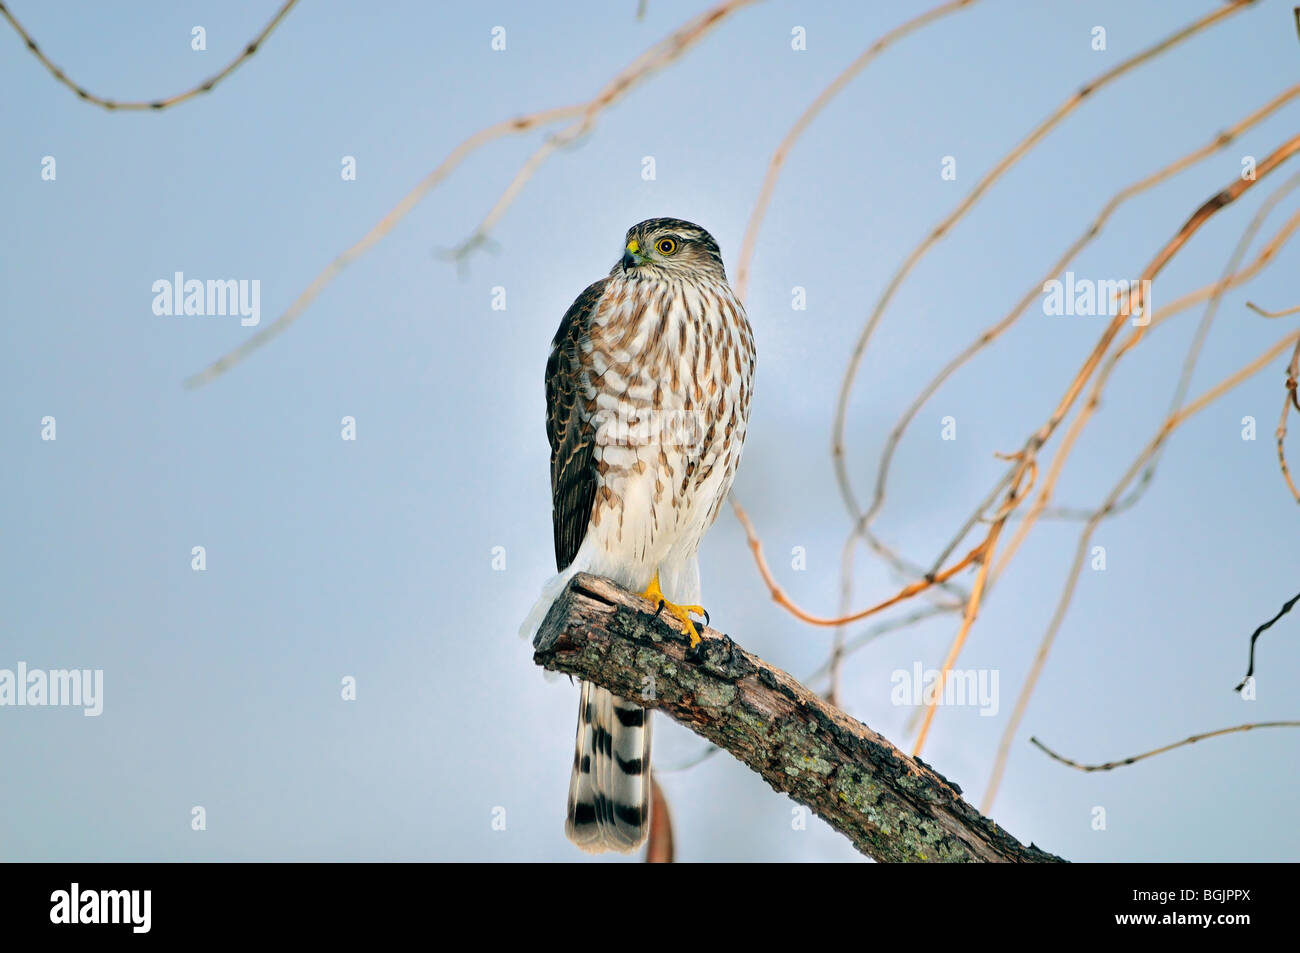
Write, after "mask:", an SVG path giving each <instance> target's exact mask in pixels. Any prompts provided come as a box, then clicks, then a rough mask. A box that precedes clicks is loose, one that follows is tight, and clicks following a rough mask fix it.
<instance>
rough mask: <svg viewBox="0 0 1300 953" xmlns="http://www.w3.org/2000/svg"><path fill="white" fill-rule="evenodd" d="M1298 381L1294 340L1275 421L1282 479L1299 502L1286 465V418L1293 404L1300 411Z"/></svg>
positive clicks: (1299, 353)
mask: <svg viewBox="0 0 1300 953" xmlns="http://www.w3.org/2000/svg"><path fill="white" fill-rule="evenodd" d="M1297 382H1300V341H1297V342H1296V346H1295V350H1294V351H1293V352H1292V353H1291V363H1290V364H1288V365H1287V369H1286V394H1284V395H1283V397H1282V416H1281V417H1280V418H1279V419H1278V422H1277V462H1278V465H1279V466H1281V467H1282V479H1283V480H1285V481H1286V486H1287V489H1288V490H1290V491H1291V495H1292V496H1293V497H1295V501H1296V502H1297V503H1300V490H1297V489H1296V485H1295V481H1293V480H1292V479H1291V468H1290V467H1288V466H1287V465H1286V418H1287V414H1289V413H1290V412H1291V407H1292V406H1295V408H1296V410H1297V411H1300V402H1297V399H1296V386H1297Z"/></svg>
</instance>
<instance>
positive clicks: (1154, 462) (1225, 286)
mask: <svg viewBox="0 0 1300 953" xmlns="http://www.w3.org/2000/svg"><path fill="white" fill-rule="evenodd" d="M1298 186H1300V174H1298V175H1293V176H1292V177H1291V178H1290V179H1288V180H1287V181H1286V182H1284V183H1283V184H1282V185H1281V186H1280V187H1278V188H1277V189H1276V190H1275V191H1274V192H1273V193H1272V194H1270V195H1269V196H1268V198H1266V199H1265V200H1264V202H1263V203H1262V204H1261V205H1260V207H1259V209H1258V210H1257V211H1256V212H1255V215H1254V216H1253V217H1252V218H1251V220H1250V224H1249V225H1247V226H1246V229H1245V231H1243V232H1242V234H1241V237H1240V238H1239V239H1238V240H1237V246H1236V248H1234V249H1233V252H1232V255H1231V256H1230V257H1229V259H1228V264H1227V265H1226V266H1225V267H1224V270H1223V274H1222V277H1220V279H1219V281H1218V282H1216V283H1214V284H1212V285H1206V286H1205V287H1204V288H1200V289H1198V290H1197V291H1195V292H1192V293H1191V294H1189V295H1184V296H1183V297H1182V298H1180V299H1178V300H1177V301H1174V302H1171V303H1170V304H1169V305H1167V306H1166V307H1165V308H1162V309H1160V310H1159V311H1157V312H1156V313H1155V314H1154V315H1152V316H1151V324H1152V326H1153V327H1154V326H1155V325H1157V324H1159V323H1160V322H1162V321H1163V320H1164V319H1165V318H1166V317H1168V316H1169V315H1170V314H1174V313H1177V312H1178V311H1181V310H1182V309H1183V307H1188V306H1190V304H1191V303H1194V302H1195V301H1196V300H1199V299H1201V298H1203V297H1208V299H1209V303H1208V304H1207V305H1206V308H1205V313H1204V314H1203V315H1202V316H1201V321H1200V324H1199V325H1198V326H1197V328H1196V333H1195V335H1194V336H1193V338H1192V343H1191V345H1190V346H1189V347H1188V350H1187V356H1186V357H1185V358H1184V359H1183V368H1182V372H1181V374H1180V375H1179V378H1178V384H1177V386H1176V387H1175V388H1174V395H1173V397H1172V398H1171V399H1170V401H1169V411H1168V412H1169V413H1171V414H1172V413H1174V412H1175V411H1177V410H1178V408H1179V407H1181V406H1182V403H1183V400H1184V399H1186V397H1187V390H1188V388H1189V387H1190V386H1191V382H1192V373H1193V371H1195V369H1196V364H1197V361H1198V360H1199V359H1200V353H1201V348H1202V347H1203V346H1204V344H1205V339H1206V336H1207V335H1208V334H1209V331H1210V325H1211V324H1213V322H1214V319H1215V317H1216V315H1217V313H1218V309H1219V305H1220V303H1221V302H1222V300H1223V295H1224V294H1225V293H1226V292H1227V291H1228V290H1229V289H1231V288H1235V287H1237V286H1238V285H1240V284H1242V283H1243V282H1245V281H1246V280H1247V279H1249V278H1252V277H1254V276H1255V275H1256V274H1257V273H1258V272H1259V271H1260V270H1262V269H1263V268H1264V266H1265V265H1267V264H1268V263H1269V262H1270V261H1271V260H1272V258H1273V256H1274V255H1275V254H1276V253H1277V250H1278V248H1279V247H1281V244H1282V243H1283V242H1284V241H1286V240H1287V239H1288V238H1289V237H1290V235H1291V231H1292V230H1293V229H1294V227H1295V224H1294V223H1295V222H1296V219H1295V218H1294V217H1293V218H1292V220H1291V228H1284V229H1283V230H1282V231H1281V232H1280V233H1279V234H1278V236H1277V237H1275V238H1274V239H1273V240H1272V241H1271V242H1269V243H1268V244H1267V245H1266V246H1265V247H1264V249H1263V250H1262V251H1261V252H1260V254H1259V255H1258V256H1256V259H1255V261H1254V262H1253V263H1252V264H1251V265H1250V266H1249V267H1247V268H1241V269H1240V270H1239V265H1240V264H1241V259H1242V258H1243V257H1244V256H1245V254H1246V251H1247V249H1248V248H1249V247H1250V244H1251V243H1252V242H1253V241H1254V240H1255V236H1256V235H1257V234H1258V233H1259V230H1260V228H1261V227H1262V226H1263V224H1264V221H1265V219H1267V218H1268V216H1269V214H1270V213H1271V212H1272V211H1273V209H1274V208H1275V207H1276V206H1277V204H1278V203H1279V202H1281V201H1282V199H1284V198H1286V196H1288V195H1290V194H1291V193H1292V192H1293V191H1294V190H1295V189H1296V188H1297V187H1298ZM1148 330H1150V329H1148ZM1162 452H1163V451H1162ZM1160 457H1161V453H1157V454H1156V456H1155V457H1153V458H1152V459H1151V462H1150V463H1148V464H1147V466H1146V469H1145V470H1143V471H1142V476H1141V477H1139V478H1138V481H1137V483H1136V485H1135V486H1134V487H1133V489H1132V491H1130V492H1129V494H1128V496H1126V497H1125V498H1124V499H1122V500H1120V501H1119V502H1118V503H1116V504H1115V505H1114V506H1113V507H1112V508H1111V509H1110V510H1109V511H1108V512H1107V513H1106V514H1105V515H1106V516H1107V517H1114V516H1116V515H1117V514H1119V513H1121V512H1123V511H1124V510H1127V509H1130V508H1131V507H1133V506H1134V505H1136V503H1137V502H1138V500H1140V499H1141V498H1142V496H1143V495H1144V494H1145V493H1146V491H1147V489H1148V488H1150V486H1151V484H1152V482H1153V481H1154V479H1155V473H1156V468H1157V467H1158V466H1159V464H1160ZM1091 515H1092V514H1091V512H1090V511H1087V510H1082V511H1081V510H1079V509H1078V508H1073V507H1058V508H1057V509H1056V510H1055V512H1053V511H1051V510H1049V509H1044V510H1043V512H1042V516H1043V518H1048V517H1049V516H1054V517H1055V518H1057V519H1080V520H1087V519H1089V518H1090V517H1091Z"/></svg>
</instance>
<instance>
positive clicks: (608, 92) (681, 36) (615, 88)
mask: <svg viewBox="0 0 1300 953" xmlns="http://www.w3.org/2000/svg"><path fill="white" fill-rule="evenodd" d="M754 2H756V0H725V2H723V3H719V4H717V5H716V6H714V7H712V8H711V9H709V10H706V11H705V12H704V13H702V14H700V15H699V16H697V17H694V18H693V19H691V20H690V21H688V22H687V23H686V24H685V25H684V26H682V27H681V28H679V29H678V30H676V31H674V32H673V33H672V34H671V35H669V36H668V37H667V38H665V39H663V40H660V41H659V42H658V43H656V44H655V45H654V46H652V47H651V48H650V49H649V50H647V51H646V52H645V53H642V54H641V55H640V56H638V57H637V58H636V59H635V60H633V61H632V63H631V64H630V65H629V66H628V67H626V68H625V69H623V70H622V71H620V72H619V74H618V75H617V76H615V77H614V78H613V79H612V80H611V81H610V82H609V83H608V84H606V86H605V87H604V88H603V89H602V90H601V91H600V92H599V93H597V94H596V96H594V97H593V98H592V99H589V100H586V101H585V102H581V103H574V104H573V105H570V106H559V107H556V108H554V109H546V110H541V111H539V112H533V113H529V114H527V115H525V116H519V117H517V118H515V119H506V120H503V121H501V122H497V123H493V124H492V125H490V126H487V127H486V128H484V129H480V130H479V131H478V132H476V133H474V134H473V135H472V136H470V137H469V138H468V139H466V140H465V141H464V142H462V143H461V144H460V145H458V146H457V147H456V148H455V149H453V150H452V151H451V152H450V154H448V156H447V158H446V159H444V160H443V161H442V164H440V165H439V166H438V167H437V168H436V169H434V170H433V171H432V172H430V173H429V174H428V175H426V176H425V177H424V178H423V179H421V180H420V182H419V183H418V184H417V185H416V186H415V188H413V189H411V191H410V192H408V193H407V194H406V195H405V196H404V197H403V198H402V200H401V201H400V202H398V203H397V205H396V206H394V208H393V209H392V210H391V211H390V212H389V213H388V214H387V215H385V216H384V217H383V218H382V219H380V220H379V222H378V223H376V224H375V226H374V227H373V228H371V229H370V231H368V232H367V233H366V234H365V235H364V236H362V238H361V240H360V241H358V242H357V243H356V244H355V245H353V246H352V247H351V248H349V249H347V250H346V251H344V252H343V253H342V254H340V255H338V256H337V257H336V258H335V259H334V260H333V261H331V262H330V263H329V264H328V265H326V266H325V268H324V270H323V271H321V272H320V274H318V275H317V276H316V277H315V278H313V279H312V282H311V284H310V285H308V286H307V288H306V290H305V291H303V292H302V293H301V294H300V295H298V297H297V298H296V299H294V302H293V303H292V304H291V305H289V307H288V308H287V309H286V310H285V311H284V313H283V314H281V315H280V316H279V317H277V318H276V319H275V320H274V321H272V322H271V323H270V324H269V325H267V326H266V327H264V328H262V329H260V330H259V331H258V332H257V333H256V334H254V335H253V336H252V337H250V338H249V339H248V340H247V341H245V342H244V343H243V344H241V345H239V346H238V347H236V348H233V349H232V350H230V351H228V352H226V353H225V354H223V355H222V356H221V357H220V358H218V359H217V360H216V361H214V362H213V363H212V364H210V365H208V367H206V368H204V369H203V370H202V371H200V372H198V373H197V374H194V375H193V376H191V377H190V378H188V379H187V380H186V382H185V386H187V387H198V386H200V385H202V384H206V383H207V382H208V381H211V380H213V379H214V378H216V377H218V376H220V375H221V374H222V373H224V372H225V371H227V370H229V369H230V368H231V367H233V366H234V365H236V364H238V363H239V362H240V361H242V360H243V359H244V358H246V357H248V356H249V355H250V354H252V353H253V352H254V351H256V350H257V349H258V348H260V347H262V346H263V345H264V344H266V343H267V342H268V341H270V340H271V339H272V338H275V337H277V336H278V335H280V334H283V333H284V332H285V331H286V330H288V328H289V326H290V325H291V324H293V322H294V321H296V320H297V319H298V318H299V317H301V315H302V313H303V312H304V311H305V310H306V309H307V306H308V305H310V304H311V303H312V301H314V300H315V299H316V296H317V295H319V294H320V293H321V291H322V290H323V289H324V288H325V286H326V285H328V284H329V283H330V282H331V281H333V280H334V278H335V277H337V275H338V274H339V272H341V271H342V270H343V269H344V268H346V267H347V266H348V265H350V264H351V263H352V262H354V261H355V260H356V259H358V258H360V257H361V256H362V255H364V254H365V253H366V252H367V251H369V250H370V248H371V247H373V246H374V245H375V244H376V243H377V242H378V241H379V240H380V239H381V238H383V237H384V236H385V235H387V234H388V233H389V232H390V231H392V229H393V227H394V226H395V225H396V224H397V223H398V222H399V221H401V220H402V219H403V218H404V217H405V216H406V215H407V213H408V212H410V211H411V209H413V208H415V206H416V205H418V204H419V203H420V201H421V200H422V199H423V198H424V197H425V196H426V195H428V193H429V192H430V191H431V190H432V189H433V188H434V187H435V186H437V185H438V184H439V183H441V182H442V180H443V179H445V178H446V177H447V176H448V175H450V174H451V172H452V171H453V170H454V169H455V168H456V167H457V166H458V165H460V163H461V162H462V161H464V159H465V158H466V157H467V156H468V155H469V154H470V153H472V152H474V151H475V150H476V149H478V148H479V147H480V146H483V145H485V144H486V143H488V142H491V141H492V140H494V139H499V138H501V137H502V136H506V135H510V134H513V133H519V132H525V131H527V130H530V129H535V128H537V127H538V126H545V125H550V124H551V123H554V122H559V121H561V120H564V119H574V118H575V117H580V116H581V117H585V119H584V121H586V120H589V119H590V117H591V116H592V115H594V114H595V113H596V112H599V111H600V110H601V109H604V108H605V107H607V106H609V105H610V104H611V103H613V102H616V101H617V100H618V99H620V98H621V97H622V96H623V95H624V94H626V93H627V91H628V90H630V89H631V88H632V87H634V86H635V85H636V84H637V83H639V82H640V81H641V80H643V79H645V78H646V77H647V76H648V75H650V74H651V73H652V72H654V71H655V70H657V69H659V68H660V67H662V66H664V65H666V64H667V63H668V62H671V61H672V60H673V59H675V58H676V57H678V56H680V55H681V54H682V53H683V52H685V51H686V50H687V49H688V48H689V47H690V46H691V45H692V44H694V43H695V41H696V40H698V39H700V38H701V37H702V36H704V34H705V33H707V32H708V31H709V30H710V29H712V28H713V27H714V26H715V25H717V24H718V23H719V22H720V21H721V20H722V19H723V18H725V17H726V16H727V15H729V14H731V13H733V12H734V11H736V10H738V9H740V8H741V7H743V6H747V5H748V4H751V3H754ZM549 151H553V149H552V150H547V147H546V146H543V147H542V149H540V150H538V153H535V154H534V155H533V156H532V157H531V158H530V159H529V160H528V161H527V162H526V163H525V164H524V167H523V169H521V170H520V173H519V174H518V175H516V177H515V180H514V181H513V182H512V183H511V185H510V186H509V187H508V188H507V190H506V194H505V195H504V196H502V199H503V200H504V199H506V198H513V196H514V195H515V194H517V192H518V190H519V188H520V187H522V185H523V181H524V180H526V179H527V177H528V175H529V174H531V170H532V169H533V168H535V167H536V165H537V163H538V162H540V161H541V160H540V158H539V155H540V156H542V157H544V156H545V155H547V154H549ZM521 177H522V178H521ZM499 208H504V206H502V204H501V201H498V203H497V207H496V208H494V212H495V213H497V214H499V211H498V209H499ZM489 214H490V215H491V214H492V213H489ZM483 237H484V236H483V234H482V226H480V229H479V231H476V233H475V236H474V237H472V238H471V241H475V240H476V239H477V240H479V241H481V240H482V238H483Z"/></svg>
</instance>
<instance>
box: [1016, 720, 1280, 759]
mask: <svg viewBox="0 0 1300 953" xmlns="http://www.w3.org/2000/svg"><path fill="white" fill-rule="evenodd" d="M1255 728H1300V721H1256V722H1251V723H1250V724H1247V725H1234V726H1233V727H1231V728H1220V729H1219V730H1218V731H1207V732H1205V733H1204V734H1200V735H1192V736H1191V737H1190V738H1184V739H1183V740H1182V741H1175V742H1174V743H1173V744H1170V745H1162V746H1161V747H1159V748H1152V749H1151V750H1150V751H1144V752H1142V753H1141V754H1135V755H1133V756H1132V757H1128V758H1124V759H1123V760H1121V761H1107V762H1106V763H1105V764H1080V763H1079V762H1078V761H1072V760H1071V759H1069V758H1067V757H1065V756H1063V755H1059V754H1057V753H1056V752H1055V751H1053V750H1052V749H1051V748H1049V747H1047V745H1045V744H1043V743H1042V742H1041V741H1039V740H1038V739H1037V738H1030V739H1029V743H1030V744H1032V745H1034V746H1036V747H1037V748H1038V749H1039V750H1040V751H1042V752H1043V753H1044V754H1046V755H1047V756H1048V757H1049V758H1051V759H1052V760H1053V761H1059V762H1061V764H1064V765H1069V766H1070V767H1071V768H1074V769H1075V770H1077V771H1111V770H1113V769H1115V768H1122V767H1124V765H1126V764H1133V763H1134V762H1137V761H1142V760H1143V759H1145V758H1153V757H1155V756H1156V755H1158V754H1164V753H1165V752H1166V751H1173V750H1174V749H1175V748H1181V747H1183V746H1184V745H1192V744H1196V742H1198V741H1204V740H1205V739H1206V738H1217V737H1218V736H1219V735H1230V734H1232V733H1233V732H1237V731H1251V730H1253V729H1255Z"/></svg>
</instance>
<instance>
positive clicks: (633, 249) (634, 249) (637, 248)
mask: <svg viewBox="0 0 1300 953" xmlns="http://www.w3.org/2000/svg"><path fill="white" fill-rule="evenodd" d="M627 250H628V251H630V252H631V253H632V254H634V255H635V254H636V253H637V252H639V251H640V250H641V246H640V245H638V244H637V241H636V239H635V238H634V239H632V240H631V241H630V242H628V243H627Z"/></svg>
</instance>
